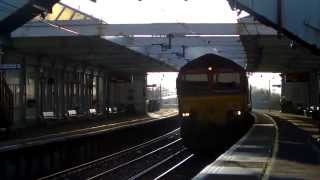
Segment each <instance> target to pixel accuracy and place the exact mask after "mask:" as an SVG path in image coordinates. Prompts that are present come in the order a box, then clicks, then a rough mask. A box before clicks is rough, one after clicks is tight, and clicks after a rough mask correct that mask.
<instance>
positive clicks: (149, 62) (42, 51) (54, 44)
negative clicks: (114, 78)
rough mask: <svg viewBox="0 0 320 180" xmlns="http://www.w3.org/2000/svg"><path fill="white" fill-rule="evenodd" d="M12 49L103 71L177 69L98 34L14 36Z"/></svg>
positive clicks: (134, 71) (160, 70)
mask: <svg viewBox="0 0 320 180" xmlns="http://www.w3.org/2000/svg"><path fill="white" fill-rule="evenodd" d="M12 47H13V48H14V50H15V51H17V52H19V53H23V54H28V55H34V56H36V57H42V56H45V57H49V58H51V59H52V60H61V61H65V62H66V63H74V64H77V63H84V64H87V65H93V66H97V67H100V68H103V69H105V70H106V71H114V72H126V73H129V72H130V73H138V72H166V71H176V69H174V68H173V67H171V66H169V65H167V64H165V63H163V62H161V61H158V60H156V59H153V58H151V57H148V56H145V55H143V54H140V53H138V52H135V51H133V50H130V49H128V48H126V47H124V46H121V45H117V44H115V43H112V42H110V41H107V40H105V39H103V38H100V37H85V36H71V37H37V38H36V37H33V38H32V40H30V38H14V40H13V42H12Z"/></svg>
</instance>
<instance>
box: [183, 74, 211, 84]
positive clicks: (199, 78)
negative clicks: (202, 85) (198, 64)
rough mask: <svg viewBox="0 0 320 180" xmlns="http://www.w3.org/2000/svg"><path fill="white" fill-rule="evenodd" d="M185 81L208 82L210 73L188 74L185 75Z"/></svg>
mask: <svg viewBox="0 0 320 180" xmlns="http://www.w3.org/2000/svg"><path fill="white" fill-rule="evenodd" d="M184 80H185V81H191V82H207V81H208V75H207V74H186V75H185V76H184Z"/></svg>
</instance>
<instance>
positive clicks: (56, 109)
mask: <svg viewBox="0 0 320 180" xmlns="http://www.w3.org/2000/svg"><path fill="white" fill-rule="evenodd" d="M57 64H58V63H56V66H55V71H54V72H55V74H54V84H53V85H54V106H53V107H54V108H53V109H54V113H55V114H56V115H59V103H60V101H59V83H58V81H59V74H60V73H59V67H58V65H57Z"/></svg>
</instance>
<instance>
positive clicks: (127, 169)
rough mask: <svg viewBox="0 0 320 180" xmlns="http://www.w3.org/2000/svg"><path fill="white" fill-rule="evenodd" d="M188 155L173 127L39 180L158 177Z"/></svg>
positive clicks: (181, 161) (166, 172)
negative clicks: (164, 132) (145, 140)
mask: <svg viewBox="0 0 320 180" xmlns="http://www.w3.org/2000/svg"><path fill="white" fill-rule="evenodd" d="M192 156H193V155H192V154H191V153H190V152H188V151H187V150H186V148H185V147H184V146H183V145H182V142H181V138H180V133H179V129H176V130H174V131H172V132H169V133H167V134H165V135H163V136H160V137H157V138H155V139H152V140H150V141H147V142H145V143H142V144H139V145H136V146H134V147H131V148H128V149H124V150H122V151H119V152H117V153H114V154H111V155H108V156H105V157H102V158H99V159H96V160H94V161H91V162H88V163H85V164H82V165H79V166H76V167H73V168H70V169H66V170H63V171H61V172H58V173H55V174H52V175H49V176H46V177H42V178H40V179H39V180H49V179H50V180H56V179H88V180H96V179H119V178H121V179H132V180H133V179H150V178H152V179H161V178H162V177H164V176H165V175H166V174H168V173H170V172H171V171H173V170H174V169H175V168H176V167H178V166H179V165H181V164H183V163H184V162H186V161H187V160H188V159H190V158H191V157H192Z"/></svg>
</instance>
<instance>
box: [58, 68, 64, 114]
mask: <svg viewBox="0 0 320 180" xmlns="http://www.w3.org/2000/svg"><path fill="white" fill-rule="evenodd" d="M59 99H60V113H61V114H60V115H61V116H63V115H64V113H65V112H66V111H65V106H66V105H65V67H63V68H62V69H61V70H60V87H59Z"/></svg>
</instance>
